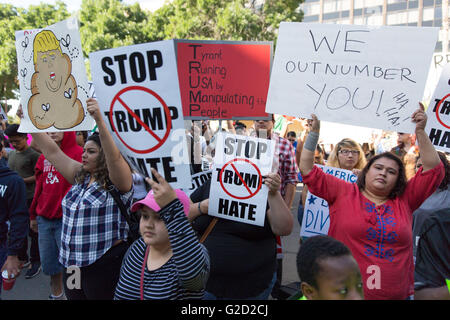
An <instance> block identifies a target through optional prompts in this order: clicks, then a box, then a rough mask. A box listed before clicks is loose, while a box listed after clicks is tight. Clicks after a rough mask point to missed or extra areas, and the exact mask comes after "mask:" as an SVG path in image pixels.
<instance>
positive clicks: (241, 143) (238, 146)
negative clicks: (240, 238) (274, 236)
mask: <svg viewBox="0 0 450 320" xmlns="http://www.w3.org/2000/svg"><path fill="white" fill-rule="evenodd" d="M274 153H275V141H273V140H266V139H259V138H253V137H247V136H241V135H233V134H229V133H220V134H219V135H218V138H217V144H216V154H215V157H214V167H213V171H212V178H211V191H210V198H209V208H208V214H209V215H211V216H215V217H219V218H224V219H229V220H234V221H239V222H243V223H248V224H253V225H258V226H264V220H265V216H266V208H267V196H268V191H269V189H268V188H267V186H266V185H264V177H265V176H266V175H267V174H268V173H269V172H271V170H272V162H273V157H274Z"/></svg>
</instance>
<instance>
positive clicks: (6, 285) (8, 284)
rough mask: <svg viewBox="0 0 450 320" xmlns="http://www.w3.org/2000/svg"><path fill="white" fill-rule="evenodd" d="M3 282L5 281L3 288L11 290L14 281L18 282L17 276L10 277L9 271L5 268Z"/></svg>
mask: <svg viewBox="0 0 450 320" xmlns="http://www.w3.org/2000/svg"><path fill="white" fill-rule="evenodd" d="M2 282H3V290H5V291H7V290H11V289H12V288H13V287H14V283H15V282H16V278H15V277H13V278H11V279H8V271H6V270H4V271H3V273H2Z"/></svg>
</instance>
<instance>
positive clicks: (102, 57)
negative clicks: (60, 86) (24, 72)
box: [89, 41, 191, 188]
mask: <svg viewBox="0 0 450 320" xmlns="http://www.w3.org/2000/svg"><path fill="white" fill-rule="evenodd" d="M89 58H90V63H91V70H92V80H93V83H94V86H95V92H96V95H97V97H98V101H99V104H100V108H101V110H102V113H103V115H104V117H105V119H106V122H107V124H109V127H110V130H111V132H112V135H113V137H114V139H115V141H116V144H117V146H118V147H119V149H120V151H121V152H122V154H124V155H125V156H126V158H127V159H128V160H129V162H130V164H131V165H132V166H133V167H134V168H135V169H136V170H137V171H139V172H140V173H142V174H143V175H144V176H146V177H149V176H150V175H151V168H154V169H156V170H157V171H158V172H159V173H160V174H161V175H163V176H164V178H165V179H166V180H167V182H169V183H170V184H171V185H172V187H174V188H189V187H190V186H191V174H190V167H189V157H188V152H187V144H186V134H185V129H184V121H183V114H182V108H181V98H180V89H179V85H178V74H177V65H176V58H175V47H174V42H173V41H159V42H151V43H144V44H138V45H133V46H128V47H120V48H115V49H109V50H103V51H98V52H94V53H91V54H90V55H89ZM153 179H154V177H153Z"/></svg>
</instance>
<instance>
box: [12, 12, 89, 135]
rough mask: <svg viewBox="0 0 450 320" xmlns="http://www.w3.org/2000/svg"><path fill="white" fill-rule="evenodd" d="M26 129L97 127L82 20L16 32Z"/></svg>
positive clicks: (21, 96) (73, 19)
mask: <svg viewBox="0 0 450 320" xmlns="http://www.w3.org/2000/svg"><path fill="white" fill-rule="evenodd" d="M16 51H17V65H18V72H19V74H18V78H19V87H20V102H21V104H22V108H23V115H24V118H23V119H22V120H21V123H20V128H19V131H20V132H40V131H49V132H55V131H76V130H92V128H93V127H94V120H93V119H92V117H91V116H90V115H89V114H88V113H87V111H86V99H87V98H88V90H89V85H88V80H87V76H86V69H85V64H84V57H83V51H82V48H81V40H80V33H79V30H78V20H77V19H76V18H70V19H67V20H64V21H61V22H58V23H55V24H53V25H51V26H48V27H46V28H44V29H33V30H22V31H16Z"/></svg>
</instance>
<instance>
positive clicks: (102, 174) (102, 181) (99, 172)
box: [75, 133, 110, 189]
mask: <svg viewBox="0 0 450 320" xmlns="http://www.w3.org/2000/svg"><path fill="white" fill-rule="evenodd" d="M88 141H93V142H94V143H95V144H97V146H98V147H99V149H100V150H99V155H98V158H97V163H96V164H97V169H96V170H95V172H94V173H93V174H92V176H93V177H94V179H95V181H97V183H98V184H99V185H100V186H102V187H103V189H107V188H108V184H110V182H109V172H108V166H107V165H106V159H105V153H104V152H103V149H102V143H101V141H100V137H99V135H98V133H94V134H92V135H90V136H89V137H88V138H87V140H86V142H88ZM89 175H90V173H89V172H87V171H86V170H84V169H83V168H82V169H81V170H80V171H79V172H78V173H77V174H76V175H75V182H76V183H80V184H81V183H84V181H85V180H86V177H87V176H89Z"/></svg>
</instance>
